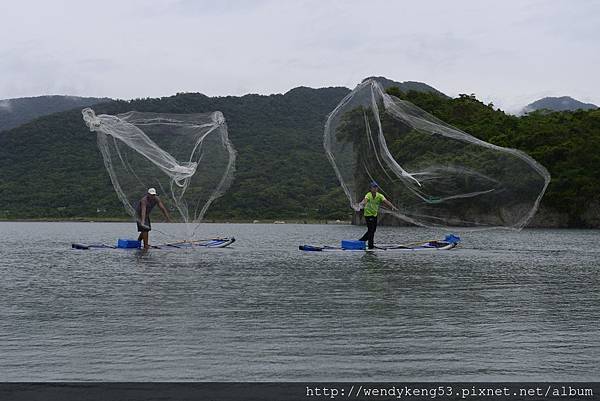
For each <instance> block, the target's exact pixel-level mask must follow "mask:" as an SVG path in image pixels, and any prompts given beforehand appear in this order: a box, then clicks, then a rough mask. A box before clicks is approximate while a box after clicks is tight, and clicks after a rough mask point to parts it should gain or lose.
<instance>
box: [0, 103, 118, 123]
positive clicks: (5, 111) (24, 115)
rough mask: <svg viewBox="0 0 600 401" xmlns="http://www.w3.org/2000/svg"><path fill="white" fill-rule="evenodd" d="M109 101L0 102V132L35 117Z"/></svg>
mask: <svg viewBox="0 0 600 401" xmlns="http://www.w3.org/2000/svg"><path fill="white" fill-rule="evenodd" d="M110 100H111V99H108V98H96V97H79V96H64V95H48V96H36V97H21V98H14V99H2V100H0V131H4V130H8V129H11V128H15V127H18V126H19V125H21V124H25V123H27V122H29V121H31V120H33V119H35V118H37V117H41V116H44V115H48V114H52V113H58V112H61V111H65V110H70V109H74V108H77V107H88V106H91V105H94V104H97V103H102V102H107V101H110Z"/></svg>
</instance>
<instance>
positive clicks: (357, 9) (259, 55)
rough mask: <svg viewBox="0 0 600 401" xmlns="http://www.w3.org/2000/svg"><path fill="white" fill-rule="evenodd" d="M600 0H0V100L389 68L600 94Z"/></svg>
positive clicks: (506, 90) (537, 90)
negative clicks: (93, 0)
mask: <svg viewBox="0 0 600 401" xmlns="http://www.w3.org/2000/svg"><path fill="white" fill-rule="evenodd" d="M599 67H600V0H546V1H539V0H537V1H533V0H532V1H524V0H510V1H509V0H502V1H498V0H493V1H486V0H465V1H461V0H453V1H449V0H439V1H433V0H432V1H426V0H418V1H417V0H413V1H402V0H387V1H377V0H357V1H350V0H348V1H333V0H331V1H328V0H314V1H313V0H306V1H304V0H139V1H138V0H131V1H128V0H118V1H113V0H103V1H101V2H90V1H81V0H77V1H71V0H52V1H44V0H39V1H30V0H18V1H17V0H0V99H2V98H4V99H5V98H13V97H23V96H37V95H43V94H70V95H79V96H108V97H113V98H125V99H129V98H135V97H146V96H150V97H156V96H167V95H172V94H174V93H177V92H202V93H205V94H207V95H210V96H215V95H243V94H246V93H261V94H270V93H282V92H286V91H287V90H289V89H291V88H293V87H296V86H300V85H304V86H310V87H323V86H347V87H350V88H353V87H354V86H355V85H356V84H357V83H359V82H360V81H361V79H362V78H364V77H366V76H371V75H383V76H385V77H387V78H390V79H393V80H397V81H407V80H411V81H421V82H425V83H427V84H430V85H432V86H434V87H435V88H437V89H439V90H441V91H442V92H444V93H446V94H448V95H451V96H456V95H457V94H459V93H475V94H476V95H477V97H478V98H480V99H482V100H484V101H486V102H493V103H494V104H495V105H497V106H499V107H501V108H503V109H505V110H508V111H513V110H516V109H518V108H520V107H522V106H524V105H525V104H527V103H529V102H530V101H533V100H536V99H538V98H540V97H543V96H559V95H570V96H573V97H575V98H577V99H579V100H582V101H587V102H592V103H595V104H600V69H599Z"/></svg>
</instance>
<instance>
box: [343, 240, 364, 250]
mask: <svg viewBox="0 0 600 401" xmlns="http://www.w3.org/2000/svg"><path fill="white" fill-rule="evenodd" d="M366 248H367V243H366V242H365V241H357V240H350V239H344V240H342V249H366Z"/></svg>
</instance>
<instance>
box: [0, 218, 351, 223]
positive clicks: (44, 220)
mask: <svg viewBox="0 0 600 401" xmlns="http://www.w3.org/2000/svg"><path fill="white" fill-rule="evenodd" d="M0 223H131V224H133V223H135V222H134V221H132V220H130V219H125V218H116V217H115V218H85V217H73V218H66V219H65V218H39V219H0ZM153 223H164V221H153ZM351 223H352V222H351V221H350V220H314V219H289V220H288V219H264V220H256V219H254V220H236V219H227V220H220V219H206V220H202V221H201V222H200V223H199V224H337V225H351Z"/></svg>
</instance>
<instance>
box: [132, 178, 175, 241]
mask: <svg viewBox="0 0 600 401" xmlns="http://www.w3.org/2000/svg"><path fill="white" fill-rule="evenodd" d="M156 205H158V208H159V209H160V211H161V212H162V213H163V215H164V216H165V219H167V221H171V217H170V216H169V212H168V211H167V208H166V207H165V205H164V204H163V203H162V201H161V200H160V198H159V197H158V195H157V194H156V189H155V188H150V189H148V193H147V194H146V195H144V197H143V198H142V199H140V201H139V202H138V205H137V208H136V214H137V218H136V222H137V229H138V231H139V232H140V236H139V237H138V241H144V249H148V248H150V244H149V243H148V233H149V232H150V230H152V226H151V224H150V212H152V209H154V206H156Z"/></svg>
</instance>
